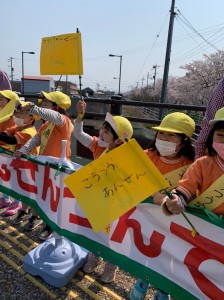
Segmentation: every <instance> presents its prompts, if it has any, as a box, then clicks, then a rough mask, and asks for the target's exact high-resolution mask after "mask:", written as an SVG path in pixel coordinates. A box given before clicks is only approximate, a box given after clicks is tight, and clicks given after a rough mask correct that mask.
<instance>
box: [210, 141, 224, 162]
mask: <svg viewBox="0 0 224 300" xmlns="http://www.w3.org/2000/svg"><path fill="white" fill-rule="evenodd" d="M212 147H213V148H214V149H215V151H216V152H217V153H218V155H219V156H220V157H221V158H222V159H223V160H224V143H216V142H213V143H212Z"/></svg>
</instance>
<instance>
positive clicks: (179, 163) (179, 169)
mask: <svg viewBox="0 0 224 300" xmlns="http://www.w3.org/2000/svg"><path fill="white" fill-rule="evenodd" d="M152 129H153V130H156V131H157V132H156V135H155V138H154V140H153V142H152V144H151V146H150V147H149V149H147V150H144V152H145V153H146V154H147V155H148V157H149V158H150V159H151V160H152V162H153V163H154V164H155V166H156V167H157V168H158V169H159V171H160V172H161V174H163V175H164V176H165V178H166V180H167V181H168V182H169V183H170V188H169V189H173V188H175V187H176V186H177V185H178V181H179V179H181V177H180V176H182V175H183V174H184V172H185V171H186V170H187V168H188V167H189V166H190V165H191V164H192V163H193V161H194V149H193V146H192V145H191V140H190V138H191V137H192V135H193V133H194V130H195V122H194V120H192V119H191V118H190V117H189V116H188V115H186V114H184V113H180V112H174V113H171V114H169V115H167V116H166V117H164V118H163V120H162V122H161V123H160V125H159V126H156V127H152ZM152 198H153V201H154V203H156V204H159V205H161V204H162V201H163V198H164V193H156V194H154V195H152ZM131 296H132V294H131ZM131 299H132V297H131ZM154 299H164V300H166V299H169V295H168V294H167V293H165V292H163V291H161V290H158V291H157V292H156V294H155V296H154Z"/></svg>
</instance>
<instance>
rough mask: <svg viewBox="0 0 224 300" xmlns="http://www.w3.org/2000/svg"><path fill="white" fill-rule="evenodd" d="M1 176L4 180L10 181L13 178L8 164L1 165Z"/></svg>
mask: <svg viewBox="0 0 224 300" xmlns="http://www.w3.org/2000/svg"><path fill="white" fill-rule="evenodd" d="M0 178H1V179H2V180H4V181H9V180H10V178H11V173H10V170H9V169H8V168H7V165H6V164H2V165H1V169H0Z"/></svg>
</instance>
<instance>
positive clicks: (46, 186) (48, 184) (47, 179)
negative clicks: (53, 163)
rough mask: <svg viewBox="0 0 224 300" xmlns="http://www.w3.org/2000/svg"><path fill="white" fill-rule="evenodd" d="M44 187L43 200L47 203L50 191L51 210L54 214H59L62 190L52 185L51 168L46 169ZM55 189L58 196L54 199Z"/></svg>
mask: <svg viewBox="0 0 224 300" xmlns="http://www.w3.org/2000/svg"><path fill="white" fill-rule="evenodd" d="M43 182H44V185H43V191H42V199H43V200H44V201H45V200H46V197H47V193H48V190H50V208H51V210H52V211H53V212H57V210H58V203H59V199H60V188H59V187H58V186H55V185H54V184H53V183H52V179H51V178H50V168H49V167H45V168H44V180H43ZM54 187H55V189H56V195H55V197H54Z"/></svg>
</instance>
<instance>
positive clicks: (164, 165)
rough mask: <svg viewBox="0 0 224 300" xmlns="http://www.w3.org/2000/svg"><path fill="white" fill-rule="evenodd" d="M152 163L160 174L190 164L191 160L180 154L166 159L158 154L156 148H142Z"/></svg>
mask: <svg viewBox="0 0 224 300" xmlns="http://www.w3.org/2000/svg"><path fill="white" fill-rule="evenodd" d="M144 152H145V153H146V154H147V155H148V157H149V158H150V159H151V161H152V162H153V163H154V165H155V166H156V167H157V168H158V169H159V171H160V173H161V174H163V175H164V174H166V173H169V172H171V171H174V170H176V169H179V168H181V167H183V166H186V165H189V164H192V161H191V160H190V159H189V158H188V157H185V156H181V157H179V158H177V159H172V160H171V159H166V158H164V157H162V156H159V155H158V152H157V150H155V151H152V150H150V149H146V150H144Z"/></svg>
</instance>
